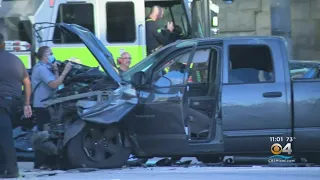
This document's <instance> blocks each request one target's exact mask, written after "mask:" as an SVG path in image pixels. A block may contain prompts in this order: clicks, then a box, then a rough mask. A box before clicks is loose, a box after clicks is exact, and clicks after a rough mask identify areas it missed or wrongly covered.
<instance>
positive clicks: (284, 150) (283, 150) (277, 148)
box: [271, 143, 292, 155]
mask: <svg viewBox="0 0 320 180" xmlns="http://www.w3.org/2000/svg"><path fill="white" fill-rule="evenodd" d="M271 153H272V154H274V155H278V154H281V153H288V155H290V154H291V153H292V148H291V143H287V144H286V145H285V146H284V147H283V148H282V146H281V144H279V143H274V144H272V146H271Z"/></svg>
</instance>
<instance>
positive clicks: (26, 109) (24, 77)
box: [19, 59, 32, 118]
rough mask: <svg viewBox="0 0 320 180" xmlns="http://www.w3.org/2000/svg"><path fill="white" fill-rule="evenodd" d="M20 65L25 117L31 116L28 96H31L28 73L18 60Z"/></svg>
mask: <svg viewBox="0 0 320 180" xmlns="http://www.w3.org/2000/svg"><path fill="white" fill-rule="evenodd" d="M19 62H20V66H21V70H22V80H21V82H22V84H23V89H24V108H23V113H24V116H25V117H26V118H30V117H31V116H32V110H31V106H30V98H31V81H30V77H29V74H28V71H27V69H26V68H25V67H24V65H23V63H22V62H21V61H20V59H19Z"/></svg>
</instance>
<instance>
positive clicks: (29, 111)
mask: <svg viewBox="0 0 320 180" xmlns="http://www.w3.org/2000/svg"><path fill="white" fill-rule="evenodd" d="M23 113H24V117H26V118H30V117H31V116H32V109H31V106H30V105H24V108H23Z"/></svg>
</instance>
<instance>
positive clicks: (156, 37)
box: [146, 6, 174, 55]
mask: <svg viewBox="0 0 320 180" xmlns="http://www.w3.org/2000/svg"><path fill="white" fill-rule="evenodd" d="M162 17H163V9H162V8H161V7H159V6H153V7H152V10H151V14H150V15H149V17H148V18H147V19H146V41H147V54H148V55H150V54H151V53H153V52H155V51H157V50H158V49H160V48H161V47H162V46H165V45H167V44H170V43H171V42H173V39H172V37H170V36H171V34H172V32H173V29H174V28H173V23H172V22H168V23H167V29H168V31H169V32H170V33H165V34H164V33H163V32H162V30H161V28H159V26H158V24H157V21H158V20H159V19H161V18H162Z"/></svg>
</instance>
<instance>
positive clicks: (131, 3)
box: [0, 0, 192, 68]
mask: <svg viewBox="0 0 320 180" xmlns="http://www.w3.org/2000/svg"><path fill="white" fill-rule="evenodd" d="M153 5H160V6H162V7H164V17H163V18H162V19H161V21H160V22H159V23H160V24H163V27H164V26H165V25H166V24H167V22H168V21H172V22H174V24H175V25H176V28H177V29H178V28H180V29H181V31H182V33H183V35H184V37H185V38H191V36H192V34H191V33H192V32H191V13H190V10H189V6H188V0H4V1H3V2H2V7H0V32H1V33H2V34H4V36H5V37H6V39H7V40H8V41H10V43H11V44H10V46H14V48H12V53H14V54H16V55H17V56H19V57H20V58H21V60H22V61H23V62H24V64H25V65H26V67H27V68H30V67H31V66H32V65H33V64H34V63H35V62H36V60H35V58H34V57H33V55H32V54H33V53H32V52H34V51H36V50H37V49H38V48H39V47H40V46H43V45H46V46H50V47H51V48H52V50H53V52H54V54H55V56H56V59H59V60H62V61H63V60H67V59H70V58H75V59H79V60H80V62H81V63H82V64H85V65H88V66H92V67H95V66H98V63H97V62H96V60H93V57H92V55H91V53H90V52H89V51H88V50H87V48H86V47H85V46H84V45H83V44H82V43H81V42H80V41H79V39H76V38H74V37H70V36H66V35H65V34H63V33H61V32H60V30H58V29H53V28H48V29H45V30H43V31H41V32H40V34H41V37H42V39H54V40H53V41H44V42H41V43H39V42H38V41H37V39H36V38H35V37H36V36H35V33H34V30H33V25H34V24H35V23H38V22H51V23H60V22H65V23H72V24H78V25H80V26H83V27H85V28H87V29H89V30H90V31H92V32H93V33H94V34H95V35H96V36H97V37H98V38H99V39H100V40H101V42H102V43H103V44H104V45H105V46H106V47H108V49H109V51H110V52H111V53H112V54H113V56H114V58H115V59H117V57H119V56H120V54H121V53H122V52H124V51H126V52H129V53H130V54H131V56H132V64H131V65H135V64H136V63H137V62H139V61H140V60H142V59H143V58H144V57H146V38H145V31H146V30H145V19H146V17H147V16H148V14H149V13H150V11H151V7H152V6H153ZM22 42H23V43H24V42H27V43H29V44H30V48H29V49H27V50H26V49H23V48H21V47H22V45H21V44H23V43H22ZM8 47H9V44H8ZM10 48H11V47H10Z"/></svg>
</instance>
